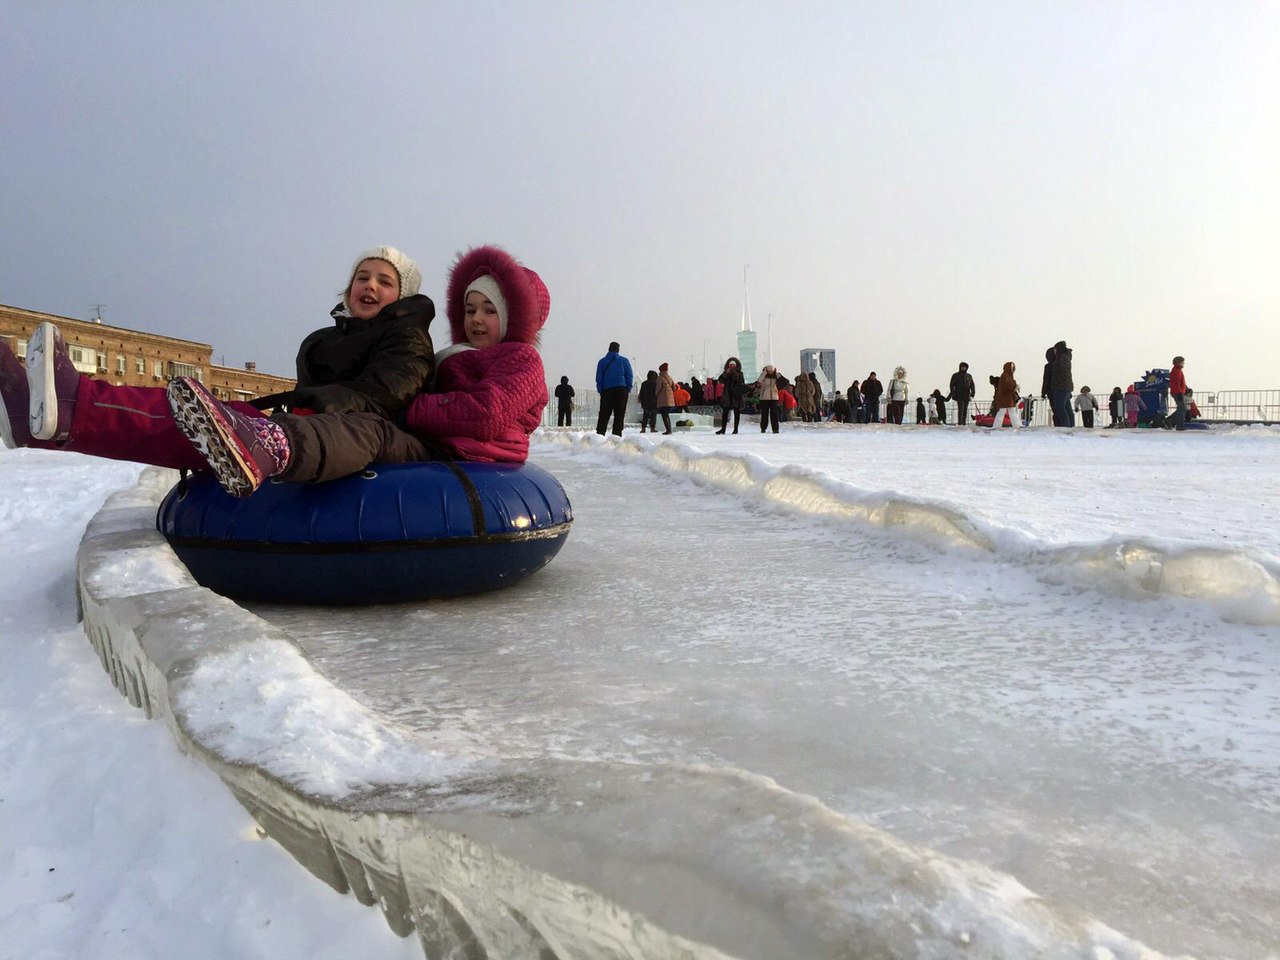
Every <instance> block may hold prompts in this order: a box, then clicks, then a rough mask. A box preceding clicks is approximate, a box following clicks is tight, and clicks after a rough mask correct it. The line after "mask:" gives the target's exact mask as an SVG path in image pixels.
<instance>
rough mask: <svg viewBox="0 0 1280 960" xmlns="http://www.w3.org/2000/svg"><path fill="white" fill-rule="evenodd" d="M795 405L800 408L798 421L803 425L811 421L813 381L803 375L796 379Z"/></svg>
mask: <svg viewBox="0 0 1280 960" xmlns="http://www.w3.org/2000/svg"><path fill="white" fill-rule="evenodd" d="M795 392H796V404H797V405H798V406H799V407H800V419H801V420H803V421H804V422H805V423H809V422H810V421H812V420H813V381H812V380H810V379H809V378H808V377H806V376H805V375H804V374H803V373H802V374H800V376H798V377H796V384H795Z"/></svg>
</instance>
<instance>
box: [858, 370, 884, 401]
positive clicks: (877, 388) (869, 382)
mask: <svg viewBox="0 0 1280 960" xmlns="http://www.w3.org/2000/svg"><path fill="white" fill-rule="evenodd" d="M882 393H884V384H883V383H881V382H880V381H879V380H877V379H876V378H875V377H867V379H865V380H863V381H862V396H863V397H864V398H865V399H866V401H867V406H869V407H875V406H878V405H879V403H880V395H881V394H882Z"/></svg>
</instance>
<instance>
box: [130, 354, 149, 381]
mask: <svg viewBox="0 0 1280 960" xmlns="http://www.w3.org/2000/svg"><path fill="white" fill-rule="evenodd" d="M133 362H134V368H133V369H134V370H135V371H136V372H137V374H138V376H140V377H145V376H146V375H147V361H146V359H145V358H143V357H136V358H134V361H133Z"/></svg>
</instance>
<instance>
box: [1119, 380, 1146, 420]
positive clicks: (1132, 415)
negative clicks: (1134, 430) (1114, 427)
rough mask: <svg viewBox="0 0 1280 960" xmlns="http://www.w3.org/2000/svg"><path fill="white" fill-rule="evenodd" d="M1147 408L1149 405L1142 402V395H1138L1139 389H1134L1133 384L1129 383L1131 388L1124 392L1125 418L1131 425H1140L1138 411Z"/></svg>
mask: <svg viewBox="0 0 1280 960" xmlns="http://www.w3.org/2000/svg"><path fill="white" fill-rule="evenodd" d="M1145 409H1147V405H1146V404H1145V403H1143V402H1142V397H1140V396H1138V391H1137V390H1135V389H1134V386H1133V384H1132V383H1131V384H1129V389H1128V390H1126V391H1125V392H1124V419H1125V423H1127V424H1128V425H1129V426H1131V427H1136V426H1137V425H1138V411H1139V410H1145Z"/></svg>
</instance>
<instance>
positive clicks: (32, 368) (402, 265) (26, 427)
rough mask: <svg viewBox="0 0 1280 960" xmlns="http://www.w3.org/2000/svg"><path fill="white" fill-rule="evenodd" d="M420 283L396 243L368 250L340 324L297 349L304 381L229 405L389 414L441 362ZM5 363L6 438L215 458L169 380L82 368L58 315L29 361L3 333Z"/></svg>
mask: <svg viewBox="0 0 1280 960" xmlns="http://www.w3.org/2000/svg"><path fill="white" fill-rule="evenodd" d="M421 282H422V273H421V271H420V270H419V269H418V265H417V264H416V263H414V262H413V261H412V260H411V259H409V258H408V257H407V256H405V255H404V254H403V253H401V252H400V251H399V250H397V249H395V248H394V247H385V246H384V247H374V248H373V249H371V250H366V251H364V252H363V253H361V254H360V255H359V256H358V257H357V258H356V262H355V266H354V267H352V269H351V274H350V276H349V278H348V281H347V286H346V289H345V290H344V291H343V294H342V302H341V303H339V304H338V305H337V306H336V307H334V309H333V311H332V312H331V315H332V316H333V318H334V323H333V324H332V325H331V326H328V327H325V328H322V329H320V330H317V331H316V332H314V333H312V334H311V335H309V336H308V337H307V338H306V339H305V340H303V342H302V345H301V346H300V347H299V348H298V358H297V371H298V384H297V387H296V388H295V389H294V390H291V391H289V392H287V393H282V394H275V395H273V396H271V397H264V398H262V399H261V400H259V401H255V402H254V404H248V403H242V402H228V403H226V407H227V408H228V409H231V410H233V411H235V412H236V413H237V414H238V415H240V416H242V417H248V418H255V419H261V418H264V414H263V413H261V412H260V409H265V408H267V407H277V408H291V409H297V410H300V411H301V410H305V411H306V412H311V411H318V412H321V413H327V414H328V413H347V412H360V413H364V414H368V415H370V416H372V417H374V418H375V419H378V420H383V421H386V422H388V423H390V421H391V419H392V418H394V417H396V416H398V415H400V414H401V413H402V412H403V410H404V408H405V407H406V406H407V405H408V403H409V401H410V400H411V399H412V398H413V397H414V396H415V395H416V394H417V393H418V391H419V390H421V389H422V387H423V386H424V385H425V384H426V383H427V381H428V380H429V379H430V377H431V374H432V372H433V370H434V369H435V361H434V349H433V347H432V343H431V336H430V334H429V333H428V329H427V328H428V326H429V325H430V323H431V321H432V319H433V318H434V317H435V305H434V304H433V303H432V302H431V300H430V299H429V298H427V297H425V296H423V295H421V294H419V293H418V288H419V286H420V284H421ZM0 370H6V371H8V373H7V375H6V374H4V373H0V423H3V426H4V428H5V429H4V434H5V437H4V439H5V442H6V444H7V445H10V446H33V447H42V448H59V449H65V450H71V451H75V452H77V453H86V454H90V455H92V456H98V457H107V458H109V459H112V460H129V461H134V462H138V463H149V464H152V465H154V466H160V467H172V468H176V469H186V470H199V469H206V468H207V464H206V461H205V459H204V457H203V456H202V455H201V454H200V452H199V451H198V450H197V449H196V448H195V447H194V446H192V444H191V442H190V441H189V440H188V439H187V438H186V437H185V436H184V435H183V434H182V433H181V432H180V431H179V429H178V427H177V425H176V424H175V422H174V419H173V416H172V414H171V411H170V407H169V402H168V398H167V392H166V388H164V387H124V386H116V385H115V384H112V383H108V382H107V381H106V380H100V379H96V378H93V377H89V376H85V375H82V374H80V373H79V372H78V371H77V370H76V369H75V367H74V366H73V365H72V362H71V358H70V355H69V353H68V351H67V348H66V344H65V343H64V342H63V340H62V335H61V334H60V333H59V332H58V329H57V327H55V326H54V325H53V324H52V323H44V324H41V325H40V327H39V328H37V329H36V331H35V333H34V334H33V335H32V337H31V341H30V343H29V345H28V351H27V365H26V369H25V371H22V367H21V364H19V363H18V361H17V360H16V358H14V357H13V354H12V352H11V351H10V350H9V348H8V347H7V346H6V345H4V344H3V343H2V342H0ZM17 371H21V375H20V376H19V375H18V374H17ZM202 389H203V388H202ZM206 392H207V391H206ZM355 469H359V467H356V468H355Z"/></svg>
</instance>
